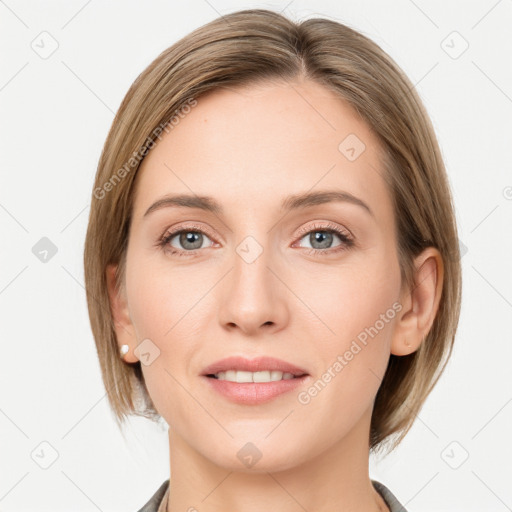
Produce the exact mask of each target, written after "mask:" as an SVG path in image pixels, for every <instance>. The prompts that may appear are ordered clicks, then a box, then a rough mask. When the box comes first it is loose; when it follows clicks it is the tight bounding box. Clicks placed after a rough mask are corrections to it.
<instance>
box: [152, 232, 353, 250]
mask: <svg viewBox="0 0 512 512" xmlns="http://www.w3.org/2000/svg"><path fill="white" fill-rule="evenodd" d="M314 232H325V233H334V234H335V235H338V237H339V238H340V240H341V244H340V245H339V246H336V247H335V248H334V249H314V248H309V247H303V249H306V250H307V251H308V254H312V255H322V256H328V255H332V254H333V253H338V252H340V251H344V250H347V249H350V248H351V247H353V246H354V245H355V241H354V239H353V238H352V236H351V235H350V234H349V233H348V232H347V231H344V230H342V229H340V228H338V227H337V226H335V225H334V224H328V225H326V226H325V225H324V226H319V225H314V226H313V227H307V228H302V229H301V230H300V231H299V233H298V237H299V240H301V239H302V238H304V236H305V235H307V234H309V233H314ZM181 233H201V234H203V235H206V236H208V238H213V236H211V235H210V234H209V233H208V231H205V230H204V229H203V228H199V227H195V226H192V227H186V228H178V229H175V230H173V231H170V232H165V233H164V235H163V236H162V237H161V238H160V239H159V240H158V242H157V245H158V247H160V248H161V249H162V250H163V251H165V252H167V253H169V254H171V255H173V256H179V257H182V256H184V257H191V256H195V254H196V253H197V251H200V250H201V249H196V250H194V251H181V250H178V249H175V248H174V247H172V248H171V249H169V247H170V246H169V242H170V241H171V240H172V239H173V238H174V237H175V236H176V235H179V234H181Z"/></svg>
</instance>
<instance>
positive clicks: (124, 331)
mask: <svg viewBox="0 0 512 512" xmlns="http://www.w3.org/2000/svg"><path fill="white" fill-rule="evenodd" d="M117 267H118V265H113V264H110V265H107V270H106V278H107V289H108V296H109V301H110V311H111V312H112V318H113V320H114V330H115V333H116V338H117V343H118V349H120V348H121V345H128V347H129V350H128V352H127V354H126V355H125V356H124V357H123V361H125V362H127V363H136V362H137V361H138V360H139V359H138V358H137V357H135V355H134V353H133V350H134V349H135V347H136V346H137V343H136V341H137V336H136V333H135V328H134V326H133V324H132V320H131V318H130V313H129V311H128V304H127V301H126V295H125V292H124V291H123V289H122V287H119V288H118V287H117V278H116V272H117ZM119 354H121V353H120V352H119ZM120 357H121V355H120Z"/></svg>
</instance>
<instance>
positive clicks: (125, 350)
mask: <svg viewBox="0 0 512 512" xmlns="http://www.w3.org/2000/svg"><path fill="white" fill-rule="evenodd" d="M129 350H130V347H129V345H121V348H120V349H119V352H120V353H121V357H122V358H124V356H125V355H126V354H127V353H128V351H129Z"/></svg>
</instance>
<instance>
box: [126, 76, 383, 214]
mask: <svg viewBox="0 0 512 512" xmlns="http://www.w3.org/2000/svg"><path fill="white" fill-rule="evenodd" d="M162 134H163V136H162V138H161V140H159V141H158V142H157V144H156V145H155V146H154V147H153V149H151V150H150V151H149V152H148V154H147V155H146V157H145V159H144V161H143V162H142V165H141V167H140V168H139V171H138V176H137V187H136V190H137V192H136V198H135V204H134V209H135V216H136V217H137V216H139V217H140V216H142V215H143V213H144V211H145V210H146V209H147V208H148V206H149V205H150V203H151V202H153V201H155V200H156V199H158V198H159V197H161V196H163V195H164V194H168V193H176V194H193V195H205V196H215V197H216V198H218V200H219V202H221V203H222V204H223V205H226V209H229V206H230V205H231V206H233V208H235V207H236V208H239V207H240V206H244V207H245V208H249V207H250V206H252V207H253V208H255V209H256V208H257V209H261V208H262V207H266V206H268V207H269V208H273V207H274V206H276V207H278V206H280V204H281V199H282V197H283V196H285V195H290V194H294V193H303V192H306V191H309V190H312V191H314V190H315V189H322V190H325V189H329V188H336V189H343V190H346V191H348V192H350V193H352V194H354V195H356V196H359V197H364V198H365V202H370V203H379V202H380V203H382V206H383V207H385V206H386V201H387V202H388V204H387V206H389V197H388V198H386V197H385V196H386V195H387V190H386V185H385V182H384V180H383V178H382V174H383V170H382V169H381V166H380V165H379V159H380V156H379V155H380V146H379V141H378V139H377V137H376V136H375V135H374V134H373V132H372V131H371V129H370V127H369V126H368V125H367V124H366V123H365V122H364V121H363V120H362V119H361V118H360V116H359V115H358V114H357V112H356V111H355V110H354V109H353V108H352V107H350V106H349V105H348V103H346V102H345V101H344V100H343V99H341V98H340V97H339V96H337V95H336V94H335V93H334V92H332V91H330V90H328V89H326V88H324V87H322V86H321V85H319V84H316V83H313V82H309V81H308V82H301V83H295V82H294V83H271V84H270V83H269V84H265V85H249V86H244V87H236V88H232V89H217V90H215V91H213V92H211V93H209V94H207V95H206V96H202V97H199V98H198V99H197V105H196V106H195V107H192V108H191V109H190V111H189V113H188V114H186V115H183V116H182V117H181V118H180V120H179V123H178V124H176V125H175V126H174V127H173V128H172V129H171V130H170V131H169V132H168V133H166V132H162ZM376 208H377V209H378V205H376Z"/></svg>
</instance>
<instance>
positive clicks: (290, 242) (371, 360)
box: [107, 81, 442, 512]
mask: <svg viewBox="0 0 512 512" xmlns="http://www.w3.org/2000/svg"><path fill="white" fill-rule="evenodd" d="M349 134H356V135H357V137H358V138H359V139H360V140H361V141H363V142H364V144H365V146H366V149H365V150H364V151H363V153H362V154H361V155H360V156H359V157H358V158H357V159H356V160H354V161H349V160H348V159H347V158H346V157H345V155H344V154H342V153H341V152H340V151H339V149H338V146H339V144H340V142H341V141H343V140H344V139H345V137H347V135H349ZM379 151H380V146H379V141H378V139H377V138H376V136H375V135H374V134H373V133H372V132H371V130H370V129H369V127H368V126H367V125H366V124H365V123H364V122H363V121H362V120H361V118H360V117H359V116H358V115H357V114H356V113H355V112H354V110H352V109H351V107H350V106H349V105H348V104H347V103H345V102H344V101H342V100H340V99H339V98H338V97H336V96H335V95H334V94H333V93H332V92H330V91H328V90H327V89H325V88H323V87H322V86H320V85H317V84H315V83H313V82H309V81H301V82H297V83H294V84H293V85H291V84H285V83H268V84H266V85H258V86H255V85H251V86H245V87H243V88H236V89H229V90H228V89H223V90H216V91H214V92H213V93H210V94H209V95H208V96H204V97H201V98H199V99H198V105H197V106H196V107H194V108H193V109H192V110H191V112H190V113H189V114H188V115H187V116H186V117H184V118H183V119H181V120H180V122H179V124H178V125H177V126H176V127H175V128H174V129H173V130H172V131H170V132H169V133H168V134H166V133H164V135H163V137H162V139H161V140H160V141H159V142H158V143H157V144H156V146H155V147H154V148H153V149H152V150H151V151H150V152H149V153H148V155H147V156H146V158H145V159H144V161H143V163H142V166H141V168H140V169H139V172H138V176H137V183H136V195H135V200H134V209H133V217H132V224H131V230H130V236H129V244H128V249H127V251H128V253H127V267H126V276H125V279H126V280H125V283H124V285H125V290H123V291H122V292H121V293H116V292H115V289H114V284H115V281H114V272H115V266H110V267H109V268H108V269H107V278H108V286H109V293H110V298H111V305H112V311H113V315H114V320H115V325H116V333H117V338H118V342H119V345H121V344H128V345H129V347H130V350H129V352H128V354H127V355H126V356H125V361H127V362H136V361H138V356H137V354H136V352H134V351H135V349H136V348H137V345H138V344H139V343H140V342H141V341H142V340H144V339H146V338H148V339H150V340H151V343H153V344H154V345H151V346H152V347H155V346H156V347H158V350H159V351H160V353H159V355H158V357H156V359H154V361H152V362H151V364H149V365H147V366H146V365H144V364H143V365H142V369H143V372H144V378H145V381H146V384H147V387H148V390H149V392H150V395H151V397H152V399H153V402H154V404H155V406H156V408H157V410H158V412H159V413H160V414H161V415H162V416H163V418H164V419H165V420H166V422H167V423H168V424H169V426H170V428H169V447H170V467H171V475H172V478H171V493H170V500H169V503H168V508H167V510H168V511H170V512H177V511H186V510H190V511H192V510H195V509H197V510H200V511H201V512H213V511H225V510H237V511H240V512H255V511H260V510H265V509H273V510H281V511H284V512H298V511H303V510H304V509H305V510H309V511H315V512H323V511H331V512H332V511H333V510H340V511H354V512H359V511H361V512H363V511H365V512H368V511H379V510H388V508H387V507H386V506H385V504H384V501H383V500H382V498H381V497H380V495H379V494H378V493H377V492H376V490H375V489H374V488H373V486H372V484H371V482H370V477H369V445H368V434H369V429H370V420H371V412H372V406H373V402H374V400H375V396H376V393H377V391H378V388H379V386H380V383H381V378H382V376H383V375H384V373H385V369H386V365H387V362H388V359H389V356H390V354H395V355H405V354H409V353H412V352H414V351H415V350H417V349H418V347H419V345H420V343H421V342H422V340H423V338H424V336H426V334H427V333H428V330H429V329H430V327H431V325H432V322H433V320H434V317H435V314H436V311H437V308H438V304H439V299H440V293H441V286H442V261H441V258H440V255H439V253H438V252H437V250H436V249H434V248H428V249H426V250H425V251H424V252H423V253H422V254H421V255H419V256H418V257H417V258H416V260H415V265H416V269H417V270H416V279H417V283H419V284H418V285H417V286H416V287H414V288H413V289H412V290H411V289H409V288H407V287H405V286H403V283H401V279H400V269H399V265H398V256H397V249H396V233H395V218H394V211H393V207H392V202H391V196H390V193H389V191H388V189H387V185H386V183H385V181H384V179H383V178H382V174H383V170H382V169H381V166H380V156H379ZM334 189H337V190H344V191H348V192H350V193H351V194H353V195H354V196H357V197H358V198H360V199H361V200H363V201H364V202H365V203H366V204H367V205H368V206H369V207H370V209H371V210H372V212H373V215H370V214H369V213H368V212H367V211H366V210H365V209H364V208H362V207H361V206H358V205H356V204H351V203H349V202H331V203H325V204H319V205H314V206H310V207H308V208H306V209H299V210H297V211H290V212H288V213H286V214H284V213H283V212H281V211H280V204H281V201H282V199H283V198H284V197H285V196H287V195H289V194H299V193H303V192H316V191H319V190H334ZM169 193H172V194H178V193H183V194H192V195H198V196H212V197H213V198H215V200H216V201H218V202H219V203H220V204H221V205H222V207H223V209H224V212H223V213H222V214H214V213H211V212H206V211H203V210H200V209H191V208H186V207H179V208H178V207H167V208H161V209H158V210H155V211H153V212H152V213H150V214H149V215H147V216H146V217H144V213H145V212H146V210H147V209H148V208H149V207H150V206H151V205H152V204H153V203H154V202H155V201H157V200H158V199H160V198H162V197H163V196H164V195H166V194H169ZM327 226H329V227H332V226H334V227H336V228H339V229H341V230H342V231H343V232H344V233H347V232H349V233H350V234H351V235H352V237H353V240H354V245H353V246H351V247H347V246H344V245H345V244H344V242H343V241H342V239H341V238H338V235H336V234H334V235H333V238H332V240H331V241H330V242H329V240H328V241H327V245H323V246H322V245H321V244H320V243H319V242H316V243H315V240H314V238H313V240H311V237H310V233H311V232H313V233H312V236H314V235H315V233H316V232H318V231H320V232H322V233H324V234H325V229H327ZM171 227H172V228H180V229H183V230H187V229H188V230H189V231H197V229H201V230H202V231H203V232H204V235H203V239H202V240H203V243H202V245H201V246H200V247H201V248H199V249H196V250H195V251H193V252H194V254H193V255H192V256H190V255H188V256H187V255H185V256H184V257H180V256H177V255H173V254H171V253H170V252H165V251H164V250H162V247H159V246H158V240H159V239H160V238H161V237H162V235H164V234H165V233H168V232H169V228H171ZM301 229H303V231H302V232H301V231H300V230H301ZM247 236H251V237H253V238H254V239H255V240H256V241H257V244H259V246H260V247H261V248H262V250H263V252H262V253H261V255H260V256H259V257H258V258H257V259H256V260H255V261H254V262H252V263H247V261H245V260H244V259H243V258H242V257H241V256H240V255H239V254H238V253H237V251H236V249H237V247H238V246H239V244H240V243H241V242H242V241H243V240H244V239H245V238H246V237H247ZM198 243H199V244H200V243H201V242H200V241H199V242H198ZM171 244H172V247H170V246H171ZM329 244H330V245H329ZM167 247H169V248H170V249H171V250H172V249H175V250H181V251H182V252H186V251H187V250H188V251H189V252H191V249H190V247H194V246H193V244H192V243H191V242H189V244H188V245H187V242H186V240H185V242H184V243H183V240H182V243H181V244H180V238H179V235H178V236H175V237H174V238H173V239H172V241H170V242H168V244H167ZM312 247H313V248H317V250H318V252H317V253H316V254H312V253H311V248H312ZM340 247H341V250H339V249H340ZM322 251H323V252H322ZM397 302H398V303H399V304H400V305H401V310H400V311H399V312H398V313H396V315H395V316H394V318H393V319H392V320H389V321H388V322H387V323H385V326H384V328H382V329H381V330H380V331H379V332H378V334H377V335H376V336H374V337H373V338H369V340H368V343H367V345H366V346H364V348H362V350H361V351H360V352H358V353H357V355H355V356H354V357H353V359H352V360H351V361H349V362H348V364H347V365H346V366H345V367H344V368H343V370H342V371H341V372H338V373H335V375H336V376H335V377H334V378H332V379H331V381H330V382H329V383H328V384H327V385H326V386H325V387H324V388H323V389H322V390H321V392H319V393H318V394H317V395H316V396H314V397H312V398H311V401H310V402H309V403H307V404H302V403H300V402H299V401H298V398H297V396H298V393H299V392H300V391H304V390H307V389H308V388H309V387H310V386H312V384H313V383H314V382H315V381H317V380H318V379H319V378H321V377H322V375H323V374H324V373H325V372H326V371H327V369H328V368H329V367H332V366H333V363H334V362H335V361H336V360H337V357H338V355H343V354H344V353H345V352H346V351H347V350H348V349H349V347H350V345H351V343H352V341H353V340H354V339H356V337H357V335H358V334H359V333H361V332H362V331H364V329H365V328H366V327H369V326H373V325H375V323H376V321H377V320H378V319H379V315H381V314H383V313H386V311H387V310H389V309H390V308H392V305H393V304H394V303H397ZM152 350H153V353H156V352H155V349H152ZM231 355H242V356H245V357H247V358H249V359H252V358H254V357H257V356H260V355H269V356H274V357H277V358H280V359H284V360H285V361H289V362H291V363H293V364H295V365H297V366H299V367H302V368H304V369H306V371H307V372H308V373H309V377H308V381H307V383H305V384H304V386H302V387H301V388H300V389H298V390H297V391H292V392H290V393H285V394H284V395H281V396H279V397H277V398H275V399H273V400H271V401H270V402H266V403H264V404H259V405H247V404H235V403H232V402H230V401H229V400H227V399H226V398H224V397H223V396H221V395H220V394H218V393H216V392H215V391H213V390H211V389H210V387H209V386H207V385H206V383H205V382H204V379H203V378H202V377H199V376H200V374H201V373H202V371H203V369H204V368H205V367H206V366H207V365H209V364H211V363H213V362H214V361H217V360H219V359H221V358H224V357H227V356H231ZM247 442H251V443H253V444H254V445H255V446H256V447H257V449H258V450H259V452H260V453H261V455H262V456H261V459H260V460H259V461H258V462H257V463H256V464H254V465H253V466H252V467H250V468H249V467H247V466H245V465H244V464H243V463H242V462H241V461H240V460H239V458H238V457H237V452H238V451H239V450H240V449H241V448H242V447H243V446H244V445H245V444H246V443H247ZM190 507H195V509H189V508H190Z"/></svg>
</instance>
